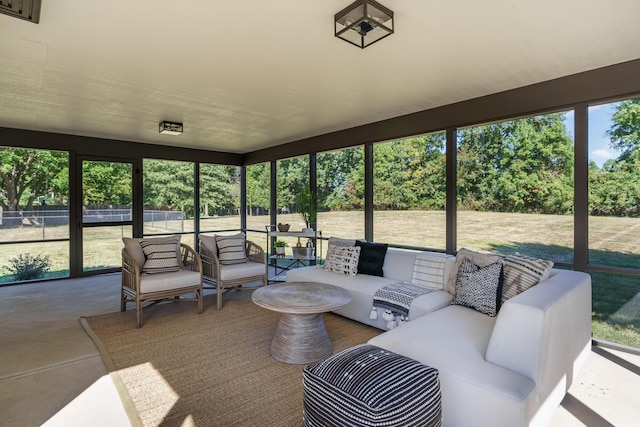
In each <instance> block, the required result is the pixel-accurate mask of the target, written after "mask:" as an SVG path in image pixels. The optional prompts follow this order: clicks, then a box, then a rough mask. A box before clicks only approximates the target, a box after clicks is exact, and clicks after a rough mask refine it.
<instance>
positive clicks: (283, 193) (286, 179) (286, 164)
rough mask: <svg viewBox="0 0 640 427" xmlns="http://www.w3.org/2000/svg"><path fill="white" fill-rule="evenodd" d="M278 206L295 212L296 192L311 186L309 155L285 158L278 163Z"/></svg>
mask: <svg viewBox="0 0 640 427" xmlns="http://www.w3.org/2000/svg"><path fill="white" fill-rule="evenodd" d="M276 174H277V180H278V181H277V206H278V209H283V208H286V209H288V210H289V211H290V212H295V205H296V194H297V193H299V192H302V191H304V189H306V188H307V187H309V157H308V156H300V157H292V158H289V159H283V160H280V161H278V163H277V169H276Z"/></svg>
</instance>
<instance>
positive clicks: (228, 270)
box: [220, 261, 265, 282]
mask: <svg viewBox="0 0 640 427" xmlns="http://www.w3.org/2000/svg"><path fill="white" fill-rule="evenodd" d="M261 274H265V267H264V264H263V263H261V262H251V261H249V262H243V263H242V264H228V265H221V266H220V276H221V277H220V278H221V279H222V281H223V282H224V281H225V280H236V279H242V278H243V277H252V276H260V275H261Z"/></svg>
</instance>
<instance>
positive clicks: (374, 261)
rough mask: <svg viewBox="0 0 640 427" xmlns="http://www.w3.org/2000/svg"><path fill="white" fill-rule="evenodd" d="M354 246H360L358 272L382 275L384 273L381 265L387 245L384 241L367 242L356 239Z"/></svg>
mask: <svg viewBox="0 0 640 427" xmlns="http://www.w3.org/2000/svg"><path fill="white" fill-rule="evenodd" d="M356 246H359V247H360V257H359V258H358V274H368V275H370V276H379V277H382V276H383V275H384V273H383V270H382V267H383V265H384V258H385V255H386V254H387V249H388V248H389V245H387V244H386V243H369V242H365V241H362V240H358V241H357V242H356Z"/></svg>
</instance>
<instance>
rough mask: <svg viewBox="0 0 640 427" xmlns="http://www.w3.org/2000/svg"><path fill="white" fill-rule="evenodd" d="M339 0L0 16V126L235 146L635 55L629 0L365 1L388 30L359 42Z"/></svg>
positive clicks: (160, 1)
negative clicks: (169, 124)
mask: <svg viewBox="0 0 640 427" xmlns="http://www.w3.org/2000/svg"><path fill="white" fill-rule="evenodd" d="M349 3H350V0H271V1H266V0H247V1H228V0H226V1H220V0H188V1H175V0H172V1H169V0H153V1H132V0H108V1H107V0H91V1H80V0H43V5H42V12H41V16H40V23H39V24H37V25H36V24H32V23H29V22H26V21H22V20H19V19H15V18H12V17H9V16H6V15H2V14H0V64H1V66H0V127H10V128H21V129H29V130H40V131H49V132H56V133H66V134H73V135H85V136H95V137H104V138H113V139H123V140H128V141H136V142H144V143H154V144H164V145H175V146H182V147H192V148H202V149H211V150H220V151H228V152H235V153H245V152H249V151H253V150H257V149H261V148H266V147H270V146H274V145H277V144H283V143H286V142H290V141H295V140H298V139H302V138H307V137H311V136H315V135H320V134H324V133H328V132H332V131H337V130H341V129H346V128H350V127H354V126H359V125H362V124H366V123H371V122H375V121H379V120H383V119H387V118H391V117H396V116H400V115H404V114H408V113H413V112H416V111H420V110H425V109H429V108H433V107H438V106H441V105H446V104H450V103H454V102H458V101H462V100H465V99H470V98H475V97H479V96H483V95H487V94H491V93H495V92H500V91H504V90H508V89H512V88H516V87H520V86H525V85H529V84H532V83H537V82H541V81H545V80H549V79H553V78H557V77H561V76H566V75H569V74H574V73H578V72H582V71H587V70H590V69H594V68H599V67H603V66H607V65H612V64H616V63H620V62H625V61H629V60H633V59H638V58H640V25H638V17H640V2H639V1H638V0H616V1H610V0H562V1H558V0H537V1H531V0H482V1H478V0H473V1H471V0H449V1H444V0H438V1H434V0H432V1H426V0H381V3H382V4H384V5H385V6H387V7H388V8H390V9H392V10H393V11H394V12H395V34H393V35H391V36H389V37H387V38H386V39H384V40H382V41H380V42H379V43H376V44H374V45H372V46H370V47H368V48H366V49H364V50H362V49H359V48H357V47H355V46H352V45H350V44H348V43H346V42H344V41H342V40H340V39H338V38H336V37H334V34H333V16H334V14H335V13H336V12H338V11H340V10H341V9H343V8H344V7H345V6H347V5H348V4H349ZM162 120H169V121H178V122H183V123H184V129H185V130H184V133H183V134H182V135H180V136H170V135H160V134H159V133H158V123H159V122H160V121H162ZM1 143H2V141H0V144H1Z"/></svg>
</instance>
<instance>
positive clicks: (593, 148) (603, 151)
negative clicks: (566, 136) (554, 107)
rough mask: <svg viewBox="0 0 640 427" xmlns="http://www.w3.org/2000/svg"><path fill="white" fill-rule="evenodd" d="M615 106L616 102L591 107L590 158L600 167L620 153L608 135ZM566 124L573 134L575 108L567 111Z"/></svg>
mask: <svg viewBox="0 0 640 427" xmlns="http://www.w3.org/2000/svg"><path fill="white" fill-rule="evenodd" d="M614 106H615V104H602V105H595V106H592V107H589V160H593V161H594V162H596V164H597V165H598V166H599V167H602V165H603V164H604V162H606V161H607V160H609V159H615V158H617V157H618V156H619V155H620V152H619V151H616V150H613V149H612V148H611V147H610V146H609V137H608V136H607V135H606V132H607V130H609V129H610V128H611V116H612V115H613V113H614V112H615V109H614ZM565 125H566V126H567V129H568V130H569V133H570V134H571V135H572V136H573V110H571V111H568V112H567V113H566V118H565Z"/></svg>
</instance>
